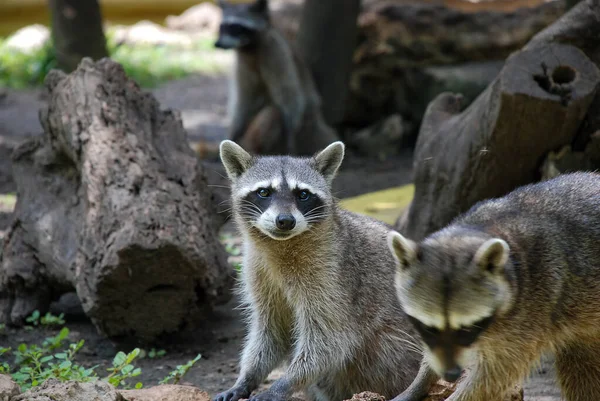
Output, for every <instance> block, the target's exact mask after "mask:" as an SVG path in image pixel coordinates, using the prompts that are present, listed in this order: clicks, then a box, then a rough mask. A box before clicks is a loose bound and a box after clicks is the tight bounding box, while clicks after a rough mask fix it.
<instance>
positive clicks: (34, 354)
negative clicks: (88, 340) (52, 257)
mask: <svg viewBox="0 0 600 401" xmlns="http://www.w3.org/2000/svg"><path fill="white" fill-rule="evenodd" d="M38 319H39V316H38ZM32 323H33V320H32ZM68 336H69V329H68V328H66V327H63V328H62V330H61V331H60V332H59V333H58V334H57V335H55V336H53V337H48V338H46V339H45V340H44V341H43V343H42V344H41V345H36V344H32V345H27V344H20V345H19V346H18V348H17V349H16V350H15V351H14V352H12V351H11V349H10V348H1V347H0V357H3V356H5V355H8V354H11V353H12V354H13V355H14V357H15V359H14V365H13V368H11V366H10V365H9V364H8V363H7V362H2V363H0V373H5V374H10V375H11V377H12V378H13V380H14V381H15V382H16V383H17V384H18V385H19V386H20V387H21V389H22V390H23V391H25V390H28V389H30V388H31V387H35V386H38V385H40V384H41V383H43V382H44V381H46V380H47V379H50V378H54V379H58V380H61V381H67V380H73V381H78V382H89V381H94V380H98V379H99V378H98V375H97V373H96V369H97V368H98V365H96V366H93V367H90V368H86V367H83V366H81V365H78V364H77V363H75V357H76V355H77V353H78V352H79V351H80V350H81V348H82V347H83V345H84V343H85V342H84V340H80V341H78V342H77V343H72V344H69V346H68V347H66V349H65V346H64V342H65V340H66V339H67V338H68ZM55 351H56V352H55ZM139 353H140V350H139V349H137V348H136V349H134V350H133V351H132V352H130V353H129V354H125V353H123V352H119V353H118V354H117V355H116V356H115V358H114V360H113V366H112V368H109V369H108V372H109V374H108V376H107V377H105V378H104V379H103V380H105V381H107V382H109V383H110V384H112V385H114V386H115V387H119V386H121V387H125V388H127V387H128V384H127V380H129V379H131V378H133V377H135V376H139V375H140V374H141V369H139V368H135V367H134V366H133V365H132V362H133V360H134V359H135V358H136V357H137V356H138V355H139ZM141 387H142V383H137V384H136V385H135V388H141Z"/></svg>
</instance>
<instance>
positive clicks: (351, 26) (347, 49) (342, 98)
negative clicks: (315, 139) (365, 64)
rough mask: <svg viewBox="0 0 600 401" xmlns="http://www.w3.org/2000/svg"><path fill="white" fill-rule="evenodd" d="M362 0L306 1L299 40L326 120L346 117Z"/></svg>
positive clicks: (299, 46)
mask: <svg viewBox="0 0 600 401" xmlns="http://www.w3.org/2000/svg"><path fill="white" fill-rule="evenodd" d="M359 11H360V0H328V1H322V0H306V1H305V3H304V8H303V11H302V17H301V20H300V30H299V32H298V37H297V39H296V40H297V43H298V48H299V50H300V54H301V55H302V57H303V59H304V60H305V62H306V63H307V65H308V67H309V69H310V71H311V72H312V74H313V77H314V80H315V84H316V86H317V89H318V91H319V93H320V94H321V98H322V110H323V115H324V117H325V121H326V122H327V123H328V124H329V125H333V126H335V125H336V124H338V123H340V122H341V120H342V119H343V117H344V112H345V105H346V96H347V94H348V82H349V79H350V71H351V69H352V54H353V52H354V48H355V46H356V40H357V33H358V26H357V19H358V13H359Z"/></svg>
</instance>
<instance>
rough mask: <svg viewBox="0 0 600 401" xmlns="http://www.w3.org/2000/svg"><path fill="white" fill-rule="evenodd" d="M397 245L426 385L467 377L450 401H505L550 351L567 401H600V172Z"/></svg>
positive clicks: (525, 191) (535, 187)
mask: <svg viewBox="0 0 600 401" xmlns="http://www.w3.org/2000/svg"><path fill="white" fill-rule="evenodd" d="M388 246H389V248H390V250H391V251H392V253H393V255H394V256H395V257H396V261H397V268H398V270H397V276H396V282H397V295H398V298H399V300H400V304H401V305H402V309H403V310H404V312H405V313H406V315H407V316H408V318H409V320H410V321H411V322H412V324H413V325H414V327H415V328H416V330H417V331H418V332H419V333H420V338H421V339H422V342H423V343H424V344H425V347H424V348H425V358H424V363H423V366H422V369H421V372H420V373H419V377H425V378H431V377H432V376H441V377H443V378H444V379H445V380H447V381H451V382H452V381H457V379H459V377H461V375H463V374H464V375H463V376H462V378H461V379H460V380H458V383H457V384H458V385H457V389H456V391H455V393H454V394H453V395H452V396H451V397H450V398H448V401H498V400H502V399H503V397H504V396H505V395H506V393H507V391H509V390H510V389H511V388H512V387H513V386H514V385H516V384H519V383H520V382H521V381H522V380H523V379H524V378H525V377H526V375H527V374H528V373H529V372H530V370H531V368H532V366H534V364H536V363H537V361H539V359H540V357H541V356H542V355H543V354H544V353H545V352H552V353H554V355H555V358H556V368H557V375H558V381H559V385H560V387H561V391H562V393H563V395H564V397H565V399H566V400H567V401H590V400H599V399H600V174H597V173H591V172H590V173H584V172H580V173H572V174H565V175H561V176H558V177H557V178H554V179H552V180H548V181H544V182H540V183H536V184H531V185H527V186H523V187H520V188H518V189H516V190H514V191H513V192H512V193H510V194H508V195H506V196H505V197H502V198H497V199H491V200H487V201H483V202H480V203H478V204H476V205H475V206H473V207H472V208H471V209H470V210H469V211H468V212H467V213H465V214H464V215H462V216H460V217H458V218H456V219H455V220H454V221H453V222H452V223H450V224H449V225H448V226H447V227H445V228H444V229H442V230H440V231H438V232H435V233H433V234H431V235H429V236H428V237H427V238H425V239H424V240H423V241H421V242H420V243H415V242H413V241H411V240H410V239H407V238H404V237H403V236H402V235H401V234H399V233H397V232H395V231H391V232H390V234H389V235H388ZM415 385H417V384H415ZM418 399H419V398H417V397H415V396H413V395H411V394H407V393H405V394H401V395H400V396H398V397H397V398H396V400H397V401H400V400H401V401H417V400H418Z"/></svg>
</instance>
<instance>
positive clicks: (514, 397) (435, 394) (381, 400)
mask: <svg viewBox="0 0 600 401" xmlns="http://www.w3.org/2000/svg"><path fill="white" fill-rule="evenodd" d="M456 385H457V383H448V382H446V381H444V380H439V381H438V382H437V383H435V384H434V385H433V386H432V387H431V389H430V390H429V394H428V395H427V397H425V398H424V399H423V401H444V400H446V399H447V398H448V397H450V396H451V395H452V394H453V393H454V390H456ZM346 401H385V397H384V396H382V395H379V394H377V393H373V392H370V391H365V392H362V393H359V394H354V395H353V396H352V398H351V399H350V400H346ZM503 401H523V388H522V387H521V386H516V387H515V389H514V391H512V392H511V393H510V394H509V395H508V396H507V397H506V398H505V399H504V400H503Z"/></svg>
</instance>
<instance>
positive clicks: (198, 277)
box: [0, 59, 232, 342]
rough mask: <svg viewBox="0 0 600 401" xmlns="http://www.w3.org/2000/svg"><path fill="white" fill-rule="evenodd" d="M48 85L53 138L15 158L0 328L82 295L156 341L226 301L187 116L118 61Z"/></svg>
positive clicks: (110, 328) (208, 200) (219, 252)
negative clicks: (64, 297) (164, 104)
mask: <svg viewBox="0 0 600 401" xmlns="http://www.w3.org/2000/svg"><path fill="white" fill-rule="evenodd" d="M46 85H47V89H48V91H49V102H48V106H47V107H45V108H43V109H42V110H41V111H40V121H41V124H42V126H43V128H44V134H43V135H42V136H40V137H36V138H33V139H31V140H28V141H26V142H25V143H24V144H22V145H20V146H19V147H17V148H16V149H15V151H14V152H13V170H14V173H15V174H14V177H15V180H16V184H17V194H18V198H17V204H16V208H15V220H14V223H13V225H12V227H11V229H10V230H9V232H8V233H7V235H6V238H5V241H4V244H3V252H2V254H1V255H0V321H1V322H5V323H10V324H15V325H19V324H21V323H23V319H24V318H25V317H26V316H28V315H29V314H31V313H32V312H33V311H34V310H35V309H38V310H40V311H42V312H44V311H46V310H47V309H48V307H49V305H50V301H51V300H52V299H55V298H58V297H59V296H60V295H61V294H63V293H65V292H68V291H72V290H73V289H75V290H76V291H77V295H78V297H79V299H80V301H81V303H82V306H83V309H84V311H85V313H86V314H87V315H88V316H89V317H90V318H91V319H92V321H93V323H94V324H95V325H96V327H97V328H98V329H99V330H100V331H101V332H102V333H104V334H105V335H106V336H108V337H110V338H113V339H121V338H135V339H138V340H142V341H148V342H151V341H154V340H155V339H157V338H158V337H159V336H160V335H162V334H164V333H169V332H173V331H175V330H178V329H180V328H182V327H184V326H185V325H186V324H190V323H191V322H193V321H197V320H198V319H201V318H202V317H203V316H204V314H205V313H206V312H207V311H208V310H210V308H211V306H212V305H213V304H215V303H218V302H223V301H226V300H228V299H229V297H230V291H229V289H230V286H231V281H232V278H231V277H232V274H231V273H232V270H231V268H230V266H229V265H228V264H227V257H226V253H225V251H224V249H223V247H222V246H221V245H220V244H219V242H218V240H217V226H216V223H215V214H216V213H215V211H214V206H213V202H212V193H211V191H210V190H209V188H207V183H206V178H205V174H204V172H203V168H202V164H201V163H200V162H199V160H198V158H197V157H196V156H195V154H194V152H193V151H192V150H191V149H190V147H189V145H188V142H187V135H186V133H185V130H184V129H183V126H182V123H181V118H180V116H179V115H178V114H177V113H175V112H173V111H170V110H161V109H160V107H159V104H158V102H157V101H156V100H155V98H154V97H153V96H152V95H150V94H147V93H144V92H143V91H142V90H141V89H140V88H139V87H138V86H137V84H136V83H135V82H134V81H132V80H130V79H128V78H127V76H126V74H125V72H124V70H123V68H122V67H121V66H120V65H119V64H117V63H115V62H113V61H111V60H110V59H102V60H100V61H98V62H96V63H92V62H91V60H89V59H84V60H83V61H82V62H81V64H80V65H79V67H78V68H77V70H76V71H74V72H73V73H72V74H70V75H68V76H67V75H65V74H63V73H61V72H58V71H53V72H51V73H50V74H49V75H48V77H47V80H46Z"/></svg>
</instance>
